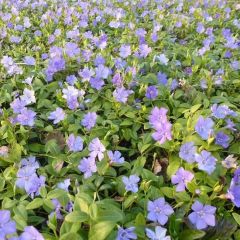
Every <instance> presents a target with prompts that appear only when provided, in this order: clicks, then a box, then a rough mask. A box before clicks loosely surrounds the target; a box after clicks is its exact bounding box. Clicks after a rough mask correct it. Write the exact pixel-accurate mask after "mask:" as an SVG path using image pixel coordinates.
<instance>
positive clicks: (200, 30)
mask: <svg viewBox="0 0 240 240" xmlns="http://www.w3.org/2000/svg"><path fill="white" fill-rule="evenodd" d="M204 31H205V28H204V25H203V24H202V23H198V25H197V32H198V33H203V32H204Z"/></svg>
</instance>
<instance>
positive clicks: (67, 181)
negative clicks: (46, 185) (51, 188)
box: [57, 179, 71, 192]
mask: <svg viewBox="0 0 240 240" xmlns="http://www.w3.org/2000/svg"><path fill="white" fill-rule="evenodd" d="M70 184H71V182H70V179H65V180H64V181H63V182H60V183H58V184H57V188H60V189H63V190H65V191H66V192H68V188H69V186H70Z"/></svg>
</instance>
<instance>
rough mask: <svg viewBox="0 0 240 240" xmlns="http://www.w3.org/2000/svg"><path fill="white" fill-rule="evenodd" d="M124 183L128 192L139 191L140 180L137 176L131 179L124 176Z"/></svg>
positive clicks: (131, 176)
mask: <svg viewBox="0 0 240 240" xmlns="http://www.w3.org/2000/svg"><path fill="white" fill-rule="evenodd" d="M122 181H123V183H124V185H125V190H126V191H131V192H133V193H136V192H137V191H138V182H139V181H140V178H139V177H138V176H137V175H130V176H129V177H126V176H123V177H122Z"/></svg>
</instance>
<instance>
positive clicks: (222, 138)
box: [215, 132, 230, 148]
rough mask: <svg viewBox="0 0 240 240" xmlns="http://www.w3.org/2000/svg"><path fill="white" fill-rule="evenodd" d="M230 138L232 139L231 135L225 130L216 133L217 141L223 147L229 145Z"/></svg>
mask: <svg viewBox="0 0 240 240" xmlns="http://www.w3.org/2000/svg"><path fill="white" fill-rule="evenodd" d="M229 140H230V137H229V136H228V135H227V134H225V133H224V132H218V133H217V134H216V140H215V143H216V144H217V145H220V146H222V147H223V148H227V147H228V146H229Z"/></svg>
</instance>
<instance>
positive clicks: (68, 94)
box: [62, 86, 80, 110]
mask: <svg viewBox="0 0 240 240" xmlns="http://www.w3.org/2000/svg"><path fill="white" fill-rule="evenodd" d="M62 92H63V98H64V99H66V100H67V105H68V107H69V108H70V109H72V110H73V109H76V108H78V107H79V102H78V97H79V95H80V92H79V90H78V89H76V88H75V87H73V86H68V87H67V88H64V89H63V90H62Z"/></svg>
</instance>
